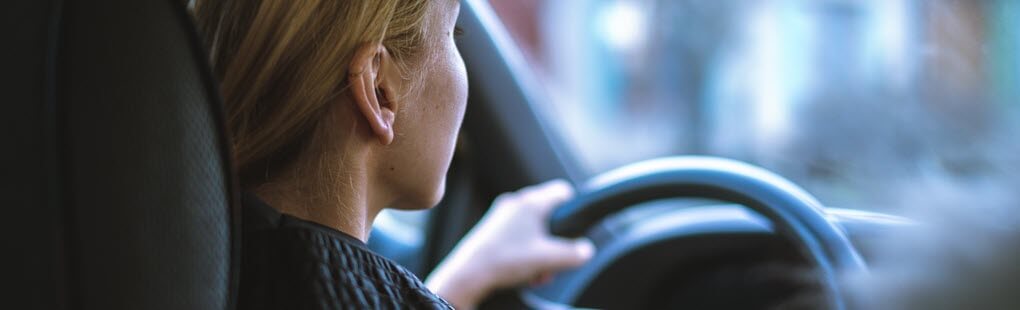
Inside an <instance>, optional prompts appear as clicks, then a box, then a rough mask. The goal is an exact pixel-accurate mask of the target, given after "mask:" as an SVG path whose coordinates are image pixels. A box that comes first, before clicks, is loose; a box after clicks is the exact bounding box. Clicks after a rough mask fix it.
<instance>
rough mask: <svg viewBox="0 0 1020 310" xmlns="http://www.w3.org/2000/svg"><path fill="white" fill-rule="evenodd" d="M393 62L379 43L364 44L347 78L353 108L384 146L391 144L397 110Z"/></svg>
mask: <svg viewBox="0 0 1020 310" xmlns="http://www.w3.org/2000/svg"><path fill="white" fill-rule="evenodd" d="M392 61H393V59H392V58H391V57H390V55H389V51H387V50H386V47H384V46H383V45H382V44H380V43H364V44H362V45H361V46H359V47H358V50H357V51H356V52H355V53H354V58H353V59H351V66H350V68H349V69H348V75H347V79H348V81H349V82H350V87H351V95H352V99H353V100H354V103H355V105H356V106H357V108H358V110H360V111H361V114H362V115H363V116H364V117H365V120H366V121H367V122H368V124H369V126H370V127H371V129H372V133H373V134H375V136H376V137H378V138H379V142H380V143H382V144H383V145H389V144H390V143H392V142H393V137H394V131H393V124H394V123H395V122H396V118H397V111H398V109H397V108H398V107H399V104H398V100H397V99H398V98H397V96H396V91H395V87H396V86H397V85H396V83H395V81H400V79H399V74H398V72H397V71H396V70H395V67H394V66H393V63H392Z"/></svg>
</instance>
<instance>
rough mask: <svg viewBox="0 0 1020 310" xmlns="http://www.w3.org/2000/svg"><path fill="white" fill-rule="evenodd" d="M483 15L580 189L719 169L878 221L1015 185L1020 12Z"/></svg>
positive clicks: (896, 9)
mask: <svg viewBox="0 0 1020 310" xmlns="http://www.w3.org/2000/svg"><path fill="white" fill-rule="evenodd" d="M490 3H491V4H492V5H493V8H494V9H495V11H496V12H497V14H498V15H499V16H500V18H501V19H502V20H503V22H504V24H505V25H506V27H507V29H508V30H509V32H510V33H511V34H512V36H513V37H514V38H515V41H516V42H517V44H518V45H519V46H520V47H521V48H522V50H523V53H524V55H525V56H526V58H527V59H528V62H529V64H530V66H531V68H530V69H531V71H532V72H534V73H535V74H534V75H535V78H537V79H539V80H540V83H537V84H539V85H544V86H545V89H544V92H545V94H544V95H545V97H546V98H547V99H548V100H546V101H545V102H540V103H538V104H539V106H538V108H539V110H540V112H541V113H542V114H545V115H549V116H550V117H549V119H550V120H552V119H553V118H552V115H555V119H556V121H555V122H553V121H550V122H549V123H550V124H553V128H556V129H558V131H559V132H558V133H559V134H560V135H561V136H562V137H563V138H564V140H566V141H568V142H569V148H570V150H571V151H572V153H573V154H575V155H577V156H578V157H579V158H580V160H581V161H582V166H583V167H584V168H585V173H586V174H587V175H588V176H591V175H594V174H597V173H599V172H603V171H606V170H608V169H612V168H614V167H618V166H620V165H623V164H627V163H631V162H635V161H639V160H644V159H650V158H656V157H662V156H669V155H689V154H701V155H713V156H722V157H728V158H734V159H738V160H742V161H747V162H751V163H754V164H757V165H760V166H763V167H765V168H767V169H769V170H772V171H776V172H777V173H779V174H780V175H783V176H785V177H787V178H790V179H791V180H792V181H794V182H795V183H797V184H801V185H802V186H804V187H806V188H807V190H808V191H810V192H812V193H813V194H815V195H817V196H818V197H819V198H820V199H821V200H822V201H825V202H826V203H827V204H829V205H831V206H837V207H848V208H862V209H884V210H892V209H897V208H899V207H904V206H922V205H925V204H927V203H929V202H940V201H939V200H942V199H945V197H963V196H964V194H965V193H966V196H967V197H970V198H967V199H971V200H969V201H968V203H973V204H975V205H977V204H989V203H990V204H994V203H997V202H1001V201H1006V200H1005V199H1006V198H1004V197H1005V196H1008V195H1012V194H1011V192H1012V190H1013V189H1012V188H1014V187H1015V186H1016V185H1017V175H1016V173H1017V172H1016V171H1017V169H1016V168H1015V167H1017V164H1018V163H1020V160H1018V154H1020V140H1018V139H1017V138H1016V137H1017V136H1018V133H1020V128H1018V126H1020V122H1018V121H1020V57H1017V53H1018V51H1020V2H1018V1H1013V0H989V1H943V0H931V1H919V0H871V1H836V0H826V1H816V0H776V1H740V0H728V1H694V0H601V1H587V0H557V1H543V0H518V1H498V0H494V1H490ZM931 193H937V194H935V195H933V194H931ZM999 198H1002V199H999Z"/></svg>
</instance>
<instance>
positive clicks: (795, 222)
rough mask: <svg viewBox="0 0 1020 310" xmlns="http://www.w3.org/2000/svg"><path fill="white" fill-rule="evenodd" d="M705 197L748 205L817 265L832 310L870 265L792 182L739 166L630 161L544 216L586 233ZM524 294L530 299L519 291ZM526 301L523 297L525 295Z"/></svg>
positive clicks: (561, 232)
mask: <svg viewBox="0 0 1020 310" xmlns="http://www.w3.org/2000/svg"><path fill="white" fill-rule="evenodd" d="M679 197H698V198H710V199H717V200H721V201H727V202H732V203H738V204H742V205H744V206H746V207H747V208H749V209H751V210H752V211H754V212H757V213H759V214H761V215H762V216H764V217H766V218H767V219H769V220H770V221H771V222H772V223H773V226H774V227H775V230H776V232H777V233H778V234H780V235H783V236H785V237H787V238H788V239H789V240H791V241H792V242H793V243H794V244H795V246H796V247H797V248H798V249H799V250H800V251H801V252H802V253H803V254H804V255H805V256H806V257H807V258H808V259H809V260H810V261H811V262H812V263H813V264H814V265H815V266H816V267H817V268H818V270H819V271H820V275H821V278H822V283H823V286H824V287H825V289H826V291H827V296H828V298H829V304H830V306H831V307H832V309H845V308H846V304H845V301H844V299H843V298H842V297H841V295H842V294H841V289H840V288H841V282H840V280H839V279H841V278H842V275H843V274H844V273H846V274H866V273H867V266H866V264H865V263H864V260H863V259H862V258H861V256H860V254H859V253H858V252H857V250H856V249H855V248H854V246H853V244H852V243H851V242H850V240H849V238H847V236H846V233H845V232H844V231H843V229H842V228H841V227H840V226H839V225H837V224H835V223H833V222H832V221H830V220H829V219H828V217H827V216H826V213H825V210H824V208H823V207H822V205H821V203H819V202H818V200H817V199H815V198H814V197H813V196H812V195H810V194H809V193H808V192H807V191H805V190H804V189H802V188H800V187H799V186H797V185H795V184H794V183H793V182H790V181H789V180H787V179H785V178H783V177H781V176H779V175H776V174H774V173H772V172H769V171H768V170H765V169H762V168H759V167H756V166H752V165H749V164H746V163H743V162H739V161H735V160H730V159H723V158H716V157H705V156H677V157H667V158H660V159H653V160H648V161H643V162H638V163H635V164H630V165H627V166H623V167H621V168H617V169H614V170H611V171H609V172H606V173H604V174H601V175H599V176H597V177H595V178H593V179H592V180H591V181H590V182H588V183H587V184H585V185H584V186H583V187H582V188H580V189H579V191H578V195H577V196H576V197H575V198H574V199H573V200H571V201H569V202H567V203H565V204H563V205H562V206H560V207H559V208H557V209H556V210H555V211H553V213H552V215H551V216H550V219H549V228H550V231H551V232H552V233H553V234H554V235H558V236H562V237H568V238H576V237H581V236H583V235H584V234H585V233H586V232H587V231H588V230H589V229H590V228H591V227H593V226H594V225H595V224H597V223H599V222H601V221H602V220H603V219H604V218H606V217H607V216H609V215H612V214H614V213H616V212H619V211H621V210H623V209H626V208H627V207H630V206H633V205H636V204H639V203H642V202H647V201H652V200H657V199H665V198H679ZM521 293H522V296H528V295H530V294H531V293H529V290H528V289H524V290H523V291H522V292H521ZM525 298H526V299H527V297H525Z"/></svg>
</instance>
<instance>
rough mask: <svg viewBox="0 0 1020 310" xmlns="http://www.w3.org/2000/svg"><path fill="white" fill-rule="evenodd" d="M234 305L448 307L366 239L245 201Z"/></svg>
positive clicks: (256, 201)
mask: <svg viewBox="0 0 1020 310" xmlns="http://www.w3.org/2000/svg"><path fill="white" fill-rule="evenodd" d="M242 210H243V214H244V217H243V222H242V225H243V231H244V233H243V236H242V238H243V241H242V245H241V246H242V256H241V284H240V296H238V297H239V300H238V309H452V307H451V306H450V305H449V304H448V303H446V302H445V301H444V300H442V299H441V298H439V297H438V296H436V295H435V294H433V293H432V292H430V291H429V290H428V289H427V288H425V285H424V284H422V282H421V280H419V279H418V277H416V276H415V275H414V274H412V273H411V272H409V271H408V270H406V269H404V268H403V267H400V266H399V265H397V264H396V263H394V262H393V261H391V260H389V259H387V258H385V257H382V256H379V255H378V254H376V253H373V252H372V251H371V250H369V249H368V247H367V246H366V245H365V243H363V242H361V240H358V239H356V238H354V237H352V236H350V235H348V234H345V233H343V232H340V231H338V230H335V229H332V228H330V227H326V226H323V225H320V224H317V223H313V222H309V221H305V220H302V219H298V218H295V217H292V216H289V215H286V214H281V213H280V212H278V211H277V210H276V209H274V208H272V207H270V206H269V205H267V204H265V203H264V202H262V201H261V200H259V199H258V197H256V196H255V195H252V194H246V195H245V196H244V199H243V208H242Z"/></svg>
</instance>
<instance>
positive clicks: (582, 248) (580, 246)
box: [541, 237, 595, 272]
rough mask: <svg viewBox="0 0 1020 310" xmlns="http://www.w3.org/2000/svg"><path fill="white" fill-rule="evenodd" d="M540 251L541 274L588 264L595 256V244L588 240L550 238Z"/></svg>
mask: <svg viewBox="0 0 1020 310" xmlns="http://www.w3.org/2000/svg"><path fill="white" fill-rule="evenodd" d="M550 238H551V239H549V240H548V241H547V242H546V243H545V244H546V245H545V246H544V249H542V250H541V253H543V256H545V257H543V259H542V260H541V261H542V264H543V265H544V266H543V268H542V271H543V272H555V271H559V270H563V269H568V268H574V267H578V266H581V265H583V264H584V263H586V262H588V260H590V259H591V258H592V256H594V255H595V244H593V243H592V242H591V240H588V238H578V239H561V238H557V237H550Z"/></svg>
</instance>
